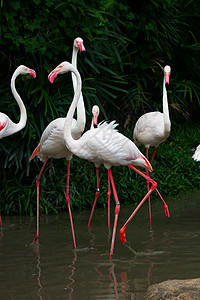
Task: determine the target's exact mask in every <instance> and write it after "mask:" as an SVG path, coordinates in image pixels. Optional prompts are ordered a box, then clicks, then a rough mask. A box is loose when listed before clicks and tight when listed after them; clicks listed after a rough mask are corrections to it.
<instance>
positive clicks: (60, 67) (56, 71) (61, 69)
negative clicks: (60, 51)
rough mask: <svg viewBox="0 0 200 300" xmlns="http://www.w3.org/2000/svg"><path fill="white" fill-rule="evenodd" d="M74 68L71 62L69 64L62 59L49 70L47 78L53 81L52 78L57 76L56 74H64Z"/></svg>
mask: <svg viewBox="0 0 200 300" xmlns="http://www.w3.org/2000/svg"><path fill="white" fill-rule="evenodd" d="M73 70H76V69H75V68H74V67H73V65H72V64H70V63H69V62H68V61H64V62H62V63H61V64H59V65H58V66H57V67H56V68H55V69H54V70H53V71H51V72H50V73H49V75H48V79H49V81H50V82H51V83H53V82H54V79H55V78H56V77H57V76H58V74H64V73H67V72H69V71H73Z"/></svg>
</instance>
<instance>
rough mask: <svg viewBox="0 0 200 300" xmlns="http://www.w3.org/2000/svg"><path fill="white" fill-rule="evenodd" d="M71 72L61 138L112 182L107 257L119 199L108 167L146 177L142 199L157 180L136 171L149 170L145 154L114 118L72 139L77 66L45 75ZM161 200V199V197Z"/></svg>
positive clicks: (66, 65) (65, 66) (52, 76)
mask: <svg viewBox="0 0 200 300" xmlns="http://www.w3.org/2000/svg"><path fill="white" fill-rule="evenodd" d="M69 71H70V72H73V73H74V74H75V76H76V78H77V89H76V92H75V95H74V99H73V101H72V104H71V106H70V108H69V110H68V113H67V116H66V120H65V124H64V140H65V143H66V147H67V148H68V149H69V150H70V151H72V152H73V154H75V155H76V156H78V157H80V158H82V159H86V160H88V161H91V162H93V163H96V162H98V164H104V166H105V167H106V169H107V171H108V183H109V184H110V183H111V185H112V189H113V193H114V198H115V204H116V207H115V220H114V226H113V234H112V241H111V248H110V258H111V257H112V255H113V250H114V242H115V235H116V227H117V221H118V215H119V211H120V202H119V199H118V196H117V191H116V188H115V184H114V180H113V177H112V172H111V167H112V166H119V165H124V166H128V167H130V168H131V169H133V170H135V171H136V172H137V173H139V174H140V175H141V176H143V177H144V178H145V179H146V180H149V181H150V182H151V184H152V186H151V188H150V190H149V191H148V193H147V194H146V196H145V197H144V198H143V200H142V202H144V201H145V200H146V198H147V197H148V196H149V195H150V194H151V193H152V191H153V190H154V189H155V188H156V186H157V183H156V182H155V181H154V180H152V179H151V178H150V177H149V176H147V175H145V174H143V173H142V172H140V171H139V170H137V169H136V168H135V167H134V166H140V167H145V168H148V169H149V170H150V171H152V167H151V164H150V163H149V161H148V160H147V159H146V157H145V156H144V155H143V154H142V153H141V152H140V151H139V149H138V148H137V147H136V145H135V144H134V143H133V142H132V141H131V140H130V139H128V138H127V137H126V136H124V135H122V134H121V133H119V132H118V131H117V130H116V129H115V127H116V124H115V121H112V122H111V123H109V124H108V123H107V122H103V123H101V124H100V125H99V126H98V127H97V128H93V129H90V130H88V131H86V132H85V133H84V134H83V135H82V136H81V137H80V138H79V139H77V140H75V139H74V138H73V136H72V134H71V128H72V122H73V115H74V112H75V109H76V106H77V104H78V99H79V95H80V92H81V77H80V75H79V72H78V71H77V69H75V68H74V67H73V65H71V64H70V63H68V62H63V63H61V64H59V65H58V66H57V67H56V68H55V69H54V70H53V71H51V73H50V74H49V76H48V78H49V81H50V82H52V83H53V81H54V79H55V78H56V77H57V75H58V74H64V73H66V72H69ZM163 201H164V200H163ZM124 240H125V233H124V232H121V241H124Z"/></svg>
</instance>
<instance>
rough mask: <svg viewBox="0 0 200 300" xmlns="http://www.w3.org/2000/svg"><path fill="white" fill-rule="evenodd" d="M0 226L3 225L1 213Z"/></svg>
mask: <svg viewBox="0 0 200 300" xmlns="http://www.w3.org/2000/svg"><path fill="white" fill-rule="evenodd" d="M0 227H1V228H2V227H3V222H2V218H1V215H0Z"/></svg>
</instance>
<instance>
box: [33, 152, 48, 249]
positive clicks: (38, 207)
mask: <svg viewBox="0 0 200 300" xmlns="http://www.w3.org/2000/svg"><path fill="white" fill-rule="evenodd" d="M47 161H48V156H47V157H46V159H45V161H44V164H43V166H42V168H41V170H40V173H39V175H38V176H37V178H36V187H37V231H36V235H35V237H34V239H33V243H39V209H40V204H39V202H40V195H39V193H40V179H41V176H42V172H43V171H44V168H45V166H46V163H47Z"/></svg>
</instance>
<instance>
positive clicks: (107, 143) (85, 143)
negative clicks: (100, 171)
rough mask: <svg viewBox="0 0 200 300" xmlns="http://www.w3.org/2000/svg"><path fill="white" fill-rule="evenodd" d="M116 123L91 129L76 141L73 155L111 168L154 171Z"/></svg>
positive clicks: (105, 123)
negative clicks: (125, 167)
mask: <svg viewBox="0 0 200 300" xmlns="http://www.w3.org/2000/svg"><path fill="white" fill-rule="evenodd" d="M116 126H117V124H116V123H115V121H112V122H111V123H107V122H103V123H102V124H99V126H98V128H94V129H90V130H88V131H87V132H85V133H84V134H83V135H82V137H81V138H80V139H79V140H77V143H76V141H74V145H73V153H74V154H75V155H76V156H78V157H80V158H83V159H86V160H88V161H91V162H93V163H98V164H104V166H105V167H106V168H107V169H108V168H110V167H111V166H120V165H124V166H125V165H128V164H131V165H135V166H142V167H147V168H149V169H150V170H151V171H152V168H151V166H150V163H149V162H148V161H147V159H146V158H145V156H144V155H143V154H142V153H141V152H140V151H139V149H138V148H137V147H136V146H135V144H134V143H133V142H132V141H131V140H130V139H128V138H127V137H125V136H124V135H122V134H121V133H119V132H118V131H117V130H116V129H115V128H116Z"/></svg>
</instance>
